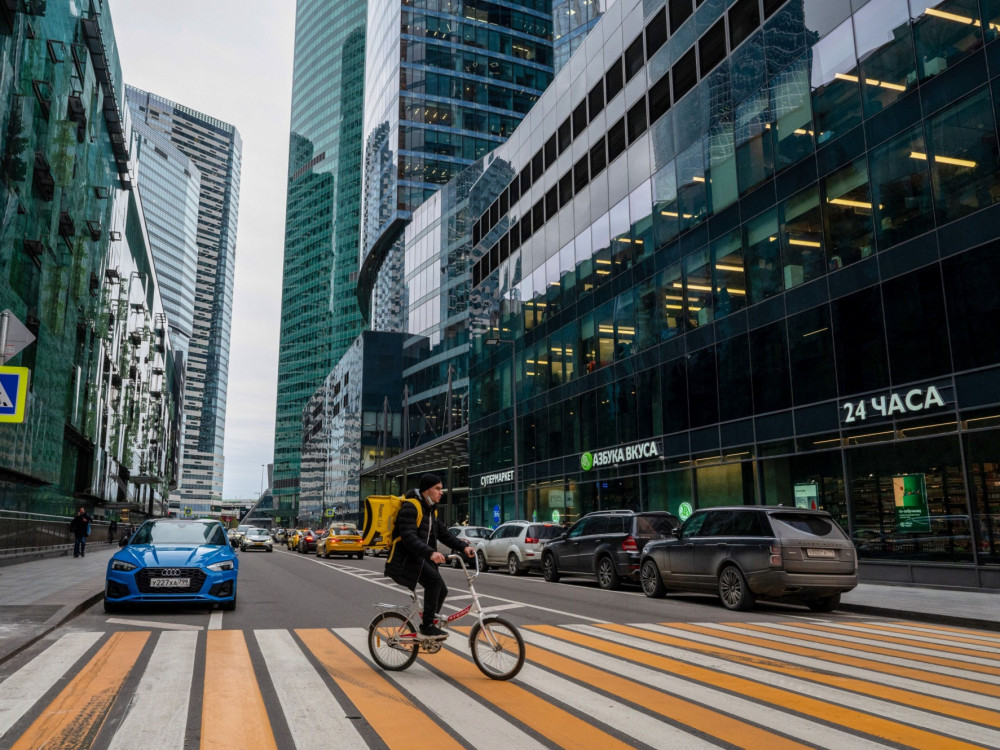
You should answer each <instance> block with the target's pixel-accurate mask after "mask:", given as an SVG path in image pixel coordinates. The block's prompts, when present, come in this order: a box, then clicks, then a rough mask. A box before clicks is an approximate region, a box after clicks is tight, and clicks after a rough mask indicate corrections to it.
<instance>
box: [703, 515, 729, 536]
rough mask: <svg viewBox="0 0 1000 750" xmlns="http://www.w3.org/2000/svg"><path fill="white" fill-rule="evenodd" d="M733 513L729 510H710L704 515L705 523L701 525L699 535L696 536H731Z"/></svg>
mask: <svg viewBox="0 0 1000 750" xmlns="http://www.w3.org/2000/svg"><path fill="white" fill-rule="evenodd" d="M733 515H734V513H733V511H731V510H710V511H708V513H706V514H705V523H704V524H702V527H701V533H700V534H698V536H732V535H733Z"/></svg>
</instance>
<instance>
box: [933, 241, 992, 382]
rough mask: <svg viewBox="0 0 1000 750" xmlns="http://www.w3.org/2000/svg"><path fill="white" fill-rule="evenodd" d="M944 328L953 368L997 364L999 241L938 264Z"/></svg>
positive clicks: (967, 368) (962, 368)
mask: <svg viewBox="0 0 1000 750" xmlns="http://www.w3.org/2000/svg"><path fill="white" fill-rule="evenodd" d="M942 270H943V274H944V289H945V300H946V303H947V306H948V331H949V333H950V336H951V349H952V357H953V358H954V362H955V369H956V370H970V369H973V368H976V367H987V366H989V365H995V364H998V363H1000V336H986V335H983V334H984V332H986V331H1000V295H998V294H997V291H996V280H997V279H1000V242H997V241H994V242H991V243H989V244H987V245H982V246H980V247H977V248H975V249H973V250H969V251H968V252H965V253H962V254H961V255H957V256H955V257H952V258H948V259H947V260H945V261H944V262H943V264H942Z"/></svg>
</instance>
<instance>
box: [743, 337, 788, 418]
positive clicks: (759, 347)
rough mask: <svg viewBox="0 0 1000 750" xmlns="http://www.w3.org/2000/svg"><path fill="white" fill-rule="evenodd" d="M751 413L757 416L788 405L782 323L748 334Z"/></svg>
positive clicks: (785, 350) (786, 363)
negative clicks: (751, 398) (751, 373)
mask: <svg viewBox="0 0 1000 750" xmlns="http://www.w3.org/2000/svg"><path fill="white" fill-rule="evenodd" d="M750 364H751V367H752V368H753V369H752V372H753V404H754V411H755V412H756V413H757V414H761V413H764V412H769V411H778V410H779V409H787V408H788V407H789V406H791V405H792V399H791V383H790V382H789V374H788V348H787V346H786V344H785V322H784V321H783V320H779V321H778V322H777V323H771V324H770V325H768V326H764V327H763V328H758V329H756V330H754V331H750Z"/></svg>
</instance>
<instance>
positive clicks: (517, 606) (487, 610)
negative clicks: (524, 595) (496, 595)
mask: <svg viewBox="0 0 1000 750" xmlns="http://www.w3.org/2000/svg"><path fill="white" fill-rule="evenodd" d="M523 606H524V605H523V604H497V605H496V606H495V607H483V613H484V614H489V613H490V612H503V611H504V610H505V609H521V607H523Z"/></svg>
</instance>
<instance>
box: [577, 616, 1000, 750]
mask: <svg viewBox="0 0 1000 750" xmlns="http://www.w3.org/2000/svg"><path fill="white" fill-rule="evenodd" d="M567 627H568V628H570V629H571V630H576V631H578V632H581V633H586V634H588V635H591V636H594V637H595V638H602V639H604V640H608V641H612V642H614V643H621V644H623V645H625V646H630V647H632V648H637V649H641V650H643V651H648V652H650V653H654V654H659V655H660V656H665V657H667V658H668V659H676V660H677V661H680V662H685V663H688V664H694V665H696V666H699V667H705V668H707V669H711V670H715V671H717V672H719V673H721V674H723V675H735V676H738V677H743V678H745V679H748V680H753V681H754V682H759V683H761V684H762V685H768V686H771V687H777V688H781V689H783V690H787V691H789V692H791V693H794V694H796V695H807V696H809V697H811V698H815V699H817V700H821V701H825V702H827V703H834V704H837V705H840V706H845V707H847V708H851V709H853V710H855V711H861V712H863V713H866V714H874V715H876V716H881V717H885V718H888V719H890V720H891V721H897V722H899V723H901V724H909V725H910V726H914V727H922V728H924V729H927V730H930V731H931V732H941V733H943V734H950V735H953V736H955V737H961V738H963V739H966V740H968V741H970V742H978V743H981V744H983V745H985V746H986V747H1000V731H997V730H995V729H989V728H987V727H980V726H977V725H974V724H971V723H969V722H966V721H960V720H958V719H952V718H951V717H948V716H941V715H940V714H936V713H931V712H930V711H922V710H920V709H916V708H910V707H909V706H903V705H900V704H898V703H894V702H892V701H887V700H883V699H881V698H876V697H874V696H871V695H863V694H861V693H854V692H851V691H849V690H844V689H841V688H835V687H830V686H829V685H825V684H823V683H822V681H820V682H813V681H811V680H807V679H803V678H800V677H790V676H788V675H784V674H781V673H779V672H771V671H768V670H766V669H761V668H760V667H751V666H747V665H744V664H740V663H739V662H735V661H729V660H728V659H720V658H718V657H715V656H709V655H708V654H703V653H701V652H700V651H692V650H689V649H683V648H677V647H675V646H666V645H664V644H661V643H655V642H653V641H647V640H645V639H643V638H636V637H635V636H631V635H625V634H624V633H617V632H614V631H611V630H605V629H603V628H595V627H593V626H591V625H569V626H567ZM678 632H683V631H678ZM817 677H818V678H819V680H822V675H818V676H817ZM802 736H807V735H802ZM852 747H853V746H852Z"/></svg>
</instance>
